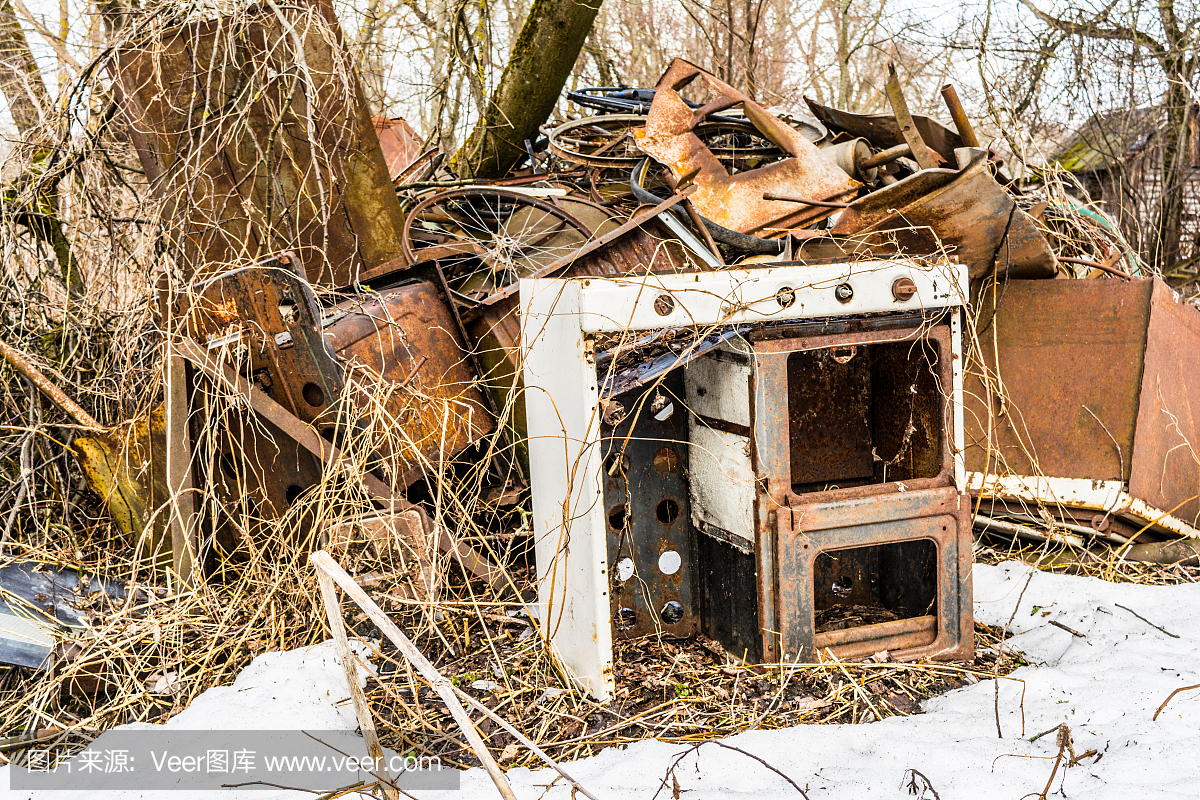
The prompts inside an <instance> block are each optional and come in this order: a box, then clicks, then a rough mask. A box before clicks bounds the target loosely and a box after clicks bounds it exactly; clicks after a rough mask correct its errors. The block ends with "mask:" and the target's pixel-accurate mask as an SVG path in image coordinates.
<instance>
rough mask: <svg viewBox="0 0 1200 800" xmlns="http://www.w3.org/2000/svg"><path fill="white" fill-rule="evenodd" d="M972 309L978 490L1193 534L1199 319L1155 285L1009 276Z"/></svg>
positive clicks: (973, 450) (970, 453)
mask: <svg viewBox="0 0 1200 800" xmlns="http://www.w3.org/2000/svg"><path fill="white" fill-rule="evenodd" d="M976 308H977V314H978V330H979V348H978V349H977V351H976V352H974V353H972V355H971V360H970V362H969V369H968V372H967V376H966V392H965V396H966V464H967V469H968V470H969V472H970V476H969V477H970V480H971V485H972V486H973V487H974V491H975V492H977V493H978V492H982V493H983V494H984V496H985V497H994V498H997V499H1008V500H1023V501H1029V502H1036V503H1043V504H1047V505H1050V506H1052V507H1060V506H1061V507H1062V508H1066V509H1070V508H1082V509H1092V510H1095V511H1098V512H1102V513H1101V514H1100V515H1099V516H1100V517H1102V518H1104V519H1103V520H1102V521H1101V524H1104V523H1105V522H1106V521H1107V520H1108V519H1110V518H1115V519H1125V520H1126V521H1127V523H1128V524H1129V525H1132V526H1137V528H1142V527H1144V526H1145V525H1146V524H1147V523H1152V524H1153V526H1154V527H1155V528H1157V529H1159V530H1160V531H1162V532H1171V533H1177V534H1183V535H1192V536H1194V535H1197V533H1196V528H1197V523H1198V522H1200V499H1198V495H1200V458H1198V456H1197V450H1196V448H1197V443H1198V442H1200V425H1198V423H1200V361H1198V360H1197V359H1198V356H1197V354H1198V353H1200V311H1197V309H1195V308H1194V307H1192V306H1190V305H1188V304H1187V303H1184V302H1182V301H1181V300H1180V298H1179V297H1178V296H1177V295H1176V294H1175V293H1174V292H1173V291H1172V290H1171V289H1170V288H1169V287H1168V286H1167V285H1166V284H1165V283H1163V281H1162V280H1160V279H1158V278H1153V279H1151V278H1146V279H1138V280H1133V281H1128V282H1126V281H1118V280H1108V279H1104V280H1059V281H1009V282H1008V283H1006V284H1003V285H1000V286H997V287H996V290H995V292H991V291H985V292H984V293H983V294H982V295H981V296H980V297H979V298H978V299H977V300H976ZM985 476H986V477H985ZM1090 516H1091V515H1085V518H1090Z"/></svg>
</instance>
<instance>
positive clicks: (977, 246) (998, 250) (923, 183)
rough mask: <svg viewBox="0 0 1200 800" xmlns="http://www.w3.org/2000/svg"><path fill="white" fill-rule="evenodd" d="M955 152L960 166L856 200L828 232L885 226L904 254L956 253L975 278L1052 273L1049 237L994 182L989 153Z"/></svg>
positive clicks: (916, 176)
mask: <svg viewBox="0 0 1200 800" xmlns="http://www.w3.org/2000/svg"><path fill="white" fill-rule="evenodd" d="M957 155H958V156H959V157H960V162H959V169H956V170H955V169H927V170H922V171H920V172H918V173H916V174H914V175H910V176H908V177H907V178H905V179H904V180H901V181H898V182H897V183H893V184H891V185H890V186H884V187H883V188H881V189H877V190H876V191H874V192H871V193H870V194H868V195H865V196H863V197H860V198H859V199H857V200H855V201H853V202H852V203H850V206H849V208H846V209H844V210H843V211H842V213H841V216H839V217H838V221H837V223H836V224H835V225H834V226H833V228H832V229H831V233H832V234H833V235H834V236H847V237H850V236H860V235H862V234H864V233H878V232H882V231H886V232H888V234H889V237H888V238H892V239H894V240H895V242H894V245H891V246H897V245H898V247H899V251H900V252H902V253H909V254H934V253H941V252H943V251H945V252H946V253H947V254H948V255H952V256H957V257H958V260H959V262H960V263H962V264H965V265H967V269H968V272H969V274H970V276H971V278H972V279H974V278H982V277H985V276H987V275H991V274H993V273H995V274H997V275H999V276H1005V275H1007V276H1009V277H1012V278H1049V277H1053V276H1054V275H1055V274H1056V273H1057V272H1058V262H1057V261H1056V260H1055V257H1054V253H1053V251H1051V249H1050V245H1049V243H1048V242H1047V241H1046V237H1045V236H1043V235H1042V233H1041V231H1040V230H1038V227H1037V225H1036V223H1034V221H1033V219H1032V218H1031V217H1030V216H1029V215H1028V214H1026V213H1025V212H1024V211H1021V210H1020V209H1019V208H1017V207H1016V204H1015V203H1014V202H1013V199H1012V197H1011V196H1009V194H1008V193H1007V192H1006V191H1004V189H1003V188H1002V187H1001V186H1000V184H998V183H996V179H995V178H993V177H992V175H991V172H990V171H989V169H988V159H987V153H986V152H984V151H983V150H969V149H960V150H959V151H958V153H957Z"/></svg>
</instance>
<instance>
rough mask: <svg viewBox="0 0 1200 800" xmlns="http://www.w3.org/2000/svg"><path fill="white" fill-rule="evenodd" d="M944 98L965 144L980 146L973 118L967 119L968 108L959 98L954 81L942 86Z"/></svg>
mask: <svg viewBox="0 0 1200 800" xmlns="http://www.w3.org/2000/svg"><path fill="white" fill-rule="evenodd" d="M942 99H943V100H945V101H946V108H948V109H950V118H951V119H953V120H954V127H955V128H957V129H958V135H959V137H960V138H962V140H963V144H965V145H966V146H967V147H979V146H980V145H979V137H978V136H976V135H975V128H973V127H972V126H971V120H969V119H967V112H966V109H964V108H963V105H962V101H961V100H959V99H958V90H956V89H955V88H954V84H953V83H947V84H946V85H945V86H943V87H942Z"/></svg>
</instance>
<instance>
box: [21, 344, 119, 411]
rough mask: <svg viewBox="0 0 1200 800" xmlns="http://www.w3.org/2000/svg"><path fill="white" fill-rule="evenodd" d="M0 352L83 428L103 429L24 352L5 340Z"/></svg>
mask: <svg viewBox="0 0 1200 800" xmlns="http://www.w3.org/2000/svg"><path fill="white" fill-rule="evenodd" d="M0 354H2V355H3V356H4V360H5V361H7V362H8V363H9V364H12V366H13V369H15V370H16V371H17V372H19V373H21V374H22V375H24V376H25V377H26V378H28V379H29V382H30V383H32V384H33V385H34V386H36V387H37V388H38V390H39V391H41V393H42V394H44V395H46V397H47V398H49V400H50V402H52V403H54V405H56V406H58V407H59V408H61V409H62V410H63V411H65V412H66V413H67V416H69V417H70V418H71V419H73V420H75V421H76V422H78V423H79V424H80V425H82V426H83V427H85V428H95V429H97V430H104V426H103V425H101V424H100V422H99V421H98V420H97V419H96V418H95V417H93V416H92V415H91V414H89V413H88V412H86V411H84V410H83V407H82V406H80V405H79V404H78V403H76V402H75V401H74V400H72V399H71V398H69V397H67V394H66V392H64V391H63V390H62V389H60V388H58V387H57V386H56V385H55V384H54V382H53V381H51V380H50V379H49V378H47V377H46V376H45V375H43V374H42V372H41V370H39V369H38V368H37V367H35V366H34V365H33V364H30V363H29V360H28V359H27V358H25V354H24V353H22V352H21V351H20V350H17V349H16V348H13V347H10V346H9V345H8V343H7V342H4V341H0Z"/></svg>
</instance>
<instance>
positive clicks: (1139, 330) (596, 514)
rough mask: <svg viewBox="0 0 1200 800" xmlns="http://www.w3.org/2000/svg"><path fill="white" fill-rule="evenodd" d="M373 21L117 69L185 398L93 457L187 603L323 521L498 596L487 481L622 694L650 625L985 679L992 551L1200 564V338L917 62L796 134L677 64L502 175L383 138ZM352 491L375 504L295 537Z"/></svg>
mask: <svg viewBox="0 0 1200 800" xmlns="http://www.w3.org/2000/svg"><path fill="white" fill-rule="evenodd" d="M337 31H338V26H337V22H336V20H335V19H333V18H332V16H331V15H330V14H329V13H328V12H323V16H322V14H317V15H315V16H314V15H313V14H312V13H307V12H304V10H303V7H302V6H297V8H295V9H293V8H290V7H289V8H288V9H284V10H283V11H280V10H279V9H275V10H267V9H263V10H262V11H261V12H260V13H248V14H247V13H243V14H240V15H239V16H238V18H237V19H236V20H235V19H233V18H223V19H217V20H208V21H204V22H197V23H192V24H189V25H185V26H183V27H177V28H173V29H168V30H165V31H163V32H161V35H159V36H157V38H156V39H155V41H154V42H152V43H151V44H147V45H146V46H139V47H137V48H132V47H131V48H126V49H124V50H121V51H120V52H118V53H117V54H116V55H115V56H114V60H113V64H112V66H111V68H110V69H111V72H112V77H113V84H114V87H115V95H116V98H117V103H118V107H119V108H120V111H121V113H122V114H123V115H124V119H125V120H127V123H128V132H129V136H130V138H131V140H132V142H133V144H134V145H135V147H136V149H137V151H138V154H139V157H140V159H141V163H142V166H143V167H144V169H145V172H146V175H147V178H148V180H149V183H150V186H151V188H152V190H153V191H154V192H155V193H156V194H157V196H158V197H160V198H162V199H163V201H164V209H165V212H164V213H165V214H167V216H168V218H169V219H170V220H171V222H172V223H173V227H174V229H175V230H177V231H178V232H179V236H178V241H177V244H178V250H179V253H180V257H179V258H178V260H177V262H176V263H175V264H174V266H173V267H172V269H173V270H174V272H171V273H169V274H170V275H171V277H169V278H168V277H165V278H164V281H163V283H162V284H161V287H160V288H161V291H160V293H159V300H160V308H161V319H162V328H163V330H164V331H166V333H167V338H168V341H169V342H170V343H171V348H170V357H169V358H167V359H166V366H165V371H164V378H163V386H164V402H163V405H162V406H161V407H159V408H158V409H156V410H155V411H154V412H153V413H152V414H150V416H149V417H148V418H147V419H145V420H142V421H138V422H135V423H130V425H131V426H132V428H136V430H134V431H133V432H132V433H131V431H130V430H122V431H119V432H118V431H108V432H102V433H98V434H95V435H91V436H88V437H83V438H80V439H78V440H77V441H76V443H75V450H76V453H77V455H78V457H79V459H80V461H81V463H82V464H83V466H84V469H85V472H86V473H87V475H88V478H89V481H90V483H91V484H92V486H93V487H94V488H96V489H97V491H98V492H99V493H100V494H101V495H102V496H103V497H104V498H105V499H106V501H107V503H108V507H109V509H110V510H111V512H112V514H113V515H114V517H115V518H116V519H117V521H118V523H119V524H120V525H121V526H122V528H124V529H125V530H127V531H129V532H131V533H132V534H134V535H140V536H142V540H143V541H144V542H146V543H147V545H146V546H147V547H148V548H149V549H150V550H151V551H153V555H154V557H155V558H158V559H159V560H160V562H161V563H162V564H163V565H164V567H165V568H168V569H170V570H171V571H172V573H173V574H174V575H175V576H177V578H178V579H182V580H185V581H187V580H203V579H205V576H206V575H208V574H210V573H211V572H212V570H214V569H217V568H218V567H217V566H215V565H218V564H219V563H220V561H221V554H222V553H224V552H232V551H233V550H235V549H236V547H237V541H238V538H239V537H244V536H252V535H253V531H252V530H251V529H250V528H248V527H247V524H246V523H245V522H244V520H246V519H261V520H268V521H269V520H280V519H284V518H288V519H290V520H291V521H292V523H293V524H294V525H295V526H296V527H297V528H298V529H301V528H303V527H304V526H305V525H306V524H311V525H319V527H320V530H319V531H317V532H316V539H315V541H316V542H317V543H318V545H320V546H326V547H331V543H332V542H333V541H334V540H335V539H337V540H350V539H353V538H354V537H370V536H377V535H380V533H379V532H380V531H383V534H382V535H384V536H387V537H394V538H395V539H396V540H397V541H401V542H404V543H406V545H407V547H406V549H405V552H406V553H409V554H415V555H413V558H414V562H415V569H416V570H417V572H418V573H420V574H421V575H423V576H424V577H422V578H421V580H420V581H418V582H417V583H415V584H413V585H414V586H415V587H416V588H415V589H413V591H416V592H418V593H419V592H421V591H425V592H435V591H436V583H437V581H436V579H435V578H434V577H432V576H430V575H429V574H428V573H429V571H430V570H429V564H430V563H431V562H432V560H433V559H434V557H435V556H436V554H437V551H439V550H440V551H441V552H442V553H446V554H449V555H450V557H452V558H454V559H456V560H457V561H458V562H459V563H460V564H461V565H462V566H463V568H464V569H465V570H466V571H467V572H469V573H471V574H472V575H473V576H475V577H476V578H478V579H480V580H482V581H485V582H487V583H488V584H489V585H491V586H492V587H494V588H496V589H498V590H499V589H501V588H502V587H503V586H505V585H507V584H506V583H505V577H504V569H503V567H504V564H503V558H502V556H501V554H498V553H497V552H495V551H493V550H491V549H489V547H488V546H487V542H486V541H473V540H471V541H469V540H468V538H467V537H462V536H460V535H459V532H458V526H457V525H456V523H455V521H454V519H453V518H449V517H448V516H447V515H446V514H445V513H444V509H443V507H442V506H441V505H439V503H438V501H437V499H436V497H435V495H436V492H435V491H434V490H433V489H432V488H431V482H430V479H431V477H433V476H435V475H436V474H439V473H440V471H441V470H443V469H444V468H445V465H447V464H451V463H454V464H459V465H466V466H463V467H461V468H462V469H465V470H473V471H471V472H469V474H470V475H472V476H474V478H473V479H476V480H477V481H478V484H479V486H480V493H481V496H482V497H485V498H487V499H488V502H491V503H493V504H495V505H497V506H505V505H507V506H510V507H512V506H517V507H523V508H525V509H526V510H527V511H528V512H529V527H528V530H527V531H526V532H525V533H524V534H522V535H528V536H530V537H531V538H532V545H531V547H532V551H533V553H534V558H535V561H536V575H537V582H538V585H537V600H536V603H535V607H536V612H537V616H538V617H539V619H540V620H541V621H542V623H543V624H542V625H541V630H542V632H543V635H544V636H545V637H546V638H547V640H548V643H549V645H550V646H551V647H552V648H553V651H554V652H555V654H556V655H557V657H558V658H559V659H560V661H561V663H562V664H564V665H565V666H566V667H567V668H568V669H569V671H570V673H571V674H572V675H573V676H574V677H575V679H576V680H577V681H579V682H580V683H581V684H582V685H583V686H585V687H586V688H587V690H588V691H589V692H590V693H591V694H592V695H594V696H595V697H597V698H598V699H601V700H603V699H605V698H607V697H609V696H611V694H612V693H613V691H614V685H613V642H614V640H616V639H621V638H632V637H641V636H646V635H650V634H657V635H661V636H667V637H681V638H682V637H690V636H694V635H697V634H703V635H705V636H708V637H710V638H712V639H714V640H716V641H717V642H720V643H721V644H722V645H723V646H724V647H725V648H726V650H727V651H728V652H730V653H732V654H734V655H736V656H738V657H741V658H743V659H745V660H746V661H747V662H750V663H779V662H781V661H785V660H787V661H796V660H800V661H804V660H805V659H808V658H811V657H812V656H813V654H814V653H815V652H817V651H822V652H823V651H826V650H827V649H828V650H829V651H831V652H832V653H833V654H834V655H836V656H837V657H839V658H863V657H868V656H871V655H872V654H875V653H878V652H880V651H884V650H886V651H888V652H889V654H890V657H891V658H893V659H896V660H904V659H927V658H928V659H941V660H969V659H971V658H972V657H973V653H974V644H973V622H972V613H971V577H970V576H971V565H972V563H973V531H978V532H979V533H980V534H981V535H986V536H988V537H992V538H996V539H999V540H1011V539H1016V540H1026V541H1036V542H1045V543H1049V544H1051V545H1053V546H1054V547H1056V548H1059V547H1061V548H1063V549H1064V552H1068V553H1075V554H1076V555H1077V556H1080V557H1082V556H1083V555H1086V554H1087V553H1088V552H1091V551H1099V550H1102V549H1104V548H1118V549H1120V551H1121V552H1122V553H1123V555H1124V557H1126V558H1129V559H1145V560H1157V561H1161V562H1178V561H1183V560H1187V559H1190V560H1191V561H1192V562H1193V563H1194V562H1195V560H1196V558H1197V553H1198V552H1200V547H1197V546H1196V544H1195V540H1196V539H1197V538H1198V537H1200V531H1198V530H1197V525H1198V520H1200V456H1198V455H1197V451H1196V448H1195V447H1194V446H1193V445H1191V440H1192V439H1193V438H1196V439H1197V441H1198V444H1200V437H1198V436H1197V434H1198V433H1200V427H1198V423H1200V416H1197V415H1200V381H1197V380H1196V379H1195V378H1196V377H1197V371H1198V368H1200V362H1198V361H1197V354H1198V353H1200V312H1198V311H1197V310H1196V309H1195V308H1193V307H1191V306H1190V305H1188V304H1186V303H1184V302H1182V301H1181V299H1180V298H1179V296H1177V295H1176V294H1175V293H1174V292H1173V291H1172V290H1171V289H1170V288H1169V287H1168V286H1167V285H1166V284H1165V283H1164V282H1163V281H1162V280H1161V279H1159V278H1157V277H1142V272H1143V270H1141V269H1139V267H1138V262H1137V261H1136V259H1135V258H1134V257H1133V256H1132V255H1131V254H1130V252H1129V251H1128V248H1127V247H1125V246H1124V244H1123V242H1122V240H1121V238H1120V235H1119V234H1118V233H1116V229H1115V227H1113V226H1112V225H1110V224H1108V223H1107V222H1106V221H1105V219H1104V218H1103V217H1102V216H1101V215H1099V214H1096V213H1094V212H1093V213H1087V214H1083V213H1078V206H1077V205H1074V204H1072V203H1071V202H1070V201H1068V200H1063V199H1057V200H1056V199H1053V198H1047V197H1045V196H1044V194H1039V192H1038V191H1037V190H1029V189H1028V188H1023V187H1022V186H1018V184H1017V182H1015V181H1014V180H1013V179H1011V178H1010V177H1009V176H1008V174H1007V173H1006V167H1005V164H1004V163H1003V161H1002V160H1001V159H1000V158H999V157H998V155H997V154H996V153H995V152H992V151H990V150H989V149H988V148H986V147H984V146H982V145H981V144H980V141H979V139H978V138H977V136H976V133H975V131H974V130H973V128H972V125H971V123H970V121H969V120H968V118H967V115H966V114H965V112H964V110H963V107H962V105H961V103H960V102H959V100H958V97H957V95H956V93H955V91H954V88H953V87H952V86H947V87H945V88H944V89H943V91H942V94H943V97H944V101H945V109H946V113H945V116H946V117H947V118H948V119H949V120H950V123H949V124H944V123H943V122H940V121H938V120H936V119H934V118H932V117H928V116H922V115H919V114H914V113H911V112H910V111H909V107H908V103H907V101H906V98H905V94H904V91H903V90H902V86H901V82H900V80H899V78H898V76H897V74H896V71H895V69H891V70H890V71H889V74H888V76H887V80H886V90H887V98H888V100H889V101H890V107H891V113H885V114H876V115H860V114H854V113H850V112H847V111H842V110H837V109H833V108H828V107H825V106H822V105H820V104H818V103H816V102H813V101H811V100H809V101H807V112H806V113H804V114H801V113H791V114H785V113H776V112H775V111H772V110H769V109H768V108H766V107H764V106H763V105H761V104H759V103H757V102H755V101H754V100H753V99H751V98H750V97H748V96H746V95H745V94H743V93H742V92H740V91H738V90H737V89H735V88H733V87H732V86H729V85H727V84H726V83H724V82H722V81H721V80H719V79H718V78H717V77H715V76H714V75H713V74H711V73H709V72H707V71H705V70H704V69H702V68H700V67H698V66H695V65H694V64H691V63H688V62H686V61H683V60H679V59H676V60H675V61H673V62H672V63H671V64H670V66H669V67H668V69H667V70H666V72H665V73H664V74H663V75H662V77H661V79H660V80H659V82H658V84H657V85H656V86H655V87H654V88H652V89H639V88H627V87H600V88H587V89H580V90H577V91H571V92H568V93H567V96H566V99H567V101H568V103H567V107H568V108H572V109H576V110H577V111H581V112H586V113H583V114H581V115H579V116H577V117H575V118H567V119H565V120H560V121H558V122H555V123H549V124H547V125H545V126H543V127H542V129H541V133H540V135H538V136H535V137H531V139H530V140H528V141H526V142H525V149H526V151H527V155H526V157H525V158H524V159H523V160H522V161H521V162H520V163H519V164H518V165H517V166H516V167H515V168H513V169H512V170H511V171H510V172H509V173H508V174H507V175H506V176H505V177H503V178H500V179H495V180H472V179H471V178H469V177H466V178H462V177H460V176H459V175H457V174H455V172H454V171H453V170H452V159H450V158H448V157H447V154H444V153H442V152H439V151H438V150H437V149H436V148H426V147H425V146H424V143H423V141H422V139H421V137H420V136H419V135H418V134H417V133H416V132H415V131H414V130H413V129H412V128H411V127H410V126H409V125H408V124H407V123H406V122H404V121H403V120H395V119H380V118H372V117H371V116H370V112H369V111H368V108H367V104H366V103H365V101H364V99H363V94H362V91H361V88H360V87H359V85H358V83H357V78H356V77H355V73H354V70H353V68H352V64H351V59H350V57H349V55H348V54H347V52H346V50H345V47H344V46H343V45H342V43H341V40H340V38H339V34H338V32H337ZM248 87H250V88H248ZM164 275H168V272H164ZM30 369H32V368H30ZM47 391H50V389H49V388H48V389H47ZM214 398H218V399H220V398H225V399H226V400H228V399H229V398H234V399H235V400H236V401H237V402H234V403H232V404H231V405H227V406H222V408H224V409H225V410H224V411H222V412H221V413H220V414H219V415H217V414H215V412H213V409H214V408H216V407H217V406H218V405H219V404H218V403H216V402H215V401H214ZM230 408H232V409H234V410H233V411H229V409H230ZM1193 408H1195V409H1196V411H1195V412H1193ZM368 410H369V411H370V412H371V413H370V414H366V413H365V412H366V411H368ZM80 413H83V412H82V411H80ZM364 419H368V420H369V424H368V423H364V422H363V420H364ZM93 422H94V420H93ZM364 425H367V426H368V427H370V426H374V430H373V431H366V432H364V431H363V430H362V427H363V426H364ZM355 426H358V427H357V428H356V427H355ZM93 427H99V426H93ZM131 430H132V429H131ZM367 434H372V435H374V439H373V440H372V441H374V442H375V444H374V445H373V446H374V447H375V448H376V452H374V454H373V455H372V458H371V459H369V460H368V461H367V468H363V469H350V468H349V467H347V468H346V469H343V470H341V471H340V472H339V471H338V470H336V469H331V467H335V466H337V465H338V464H339V463H342V460H343V459H344V458H346V455H345V452H344V450H346V449H347V448H349V447H351V445H350V444H349V442H350V440H351V439H354V438H355V437H356V436H357V437H358V438H360V439H361V438H362V436H365V435H367ZM201 455H203V457H201ZM345 463H347V464H348V463H349V459H347V460H346V462H345ZM356 463H361V460H360V461H359V462H356ZM331 476H334V477H336V479H338V480H350V479H353V480H354V481H357V482H358V483H361V492H362V493H363V496H365V497H366V498H369V501H370V503H371V504H372V506H373V511H372V513H370V514H365V515H364V514H358V515H357V516H355V517H354V518H353V519H350V518H347V519H345V520H340V521H337V522H336V523H331V522H330V521H329V519H328V518H323V519H322V520H321V521H320V522H319V523H318V522H316V521H312V520H308V518H306V517H304V516H303V515H299V516H297V515H295V514H292V516H291V517H289V516H288V515H289V514H290V513H292V512H291V511H290V509H292V508H293V507H294V506H296V505H297V503H298V502H299V500H300V499H301V498H304V497H306V496H307V495H308V493H309V492H312V491H318V490H319V489H320V487H321V485H322V483H323V481H324V482H328V481H330V480H333V479H334V477H331ZM196 487H207V488H209V489H211V490H212V492H211V493H212V494H214V495H215V496H216V497H218V498H220V502H218V503H215V504H212V503H203V504H201V503H197V502H196V501H195V500H194V499H193V498H195V497H197V496H199V495H200V493H198V492H197V491H195V489H196ZM522 504H523V505H522ZM239 520H241V522H239ZM331 551H333V550H332V548H331Z"/></svg>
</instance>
